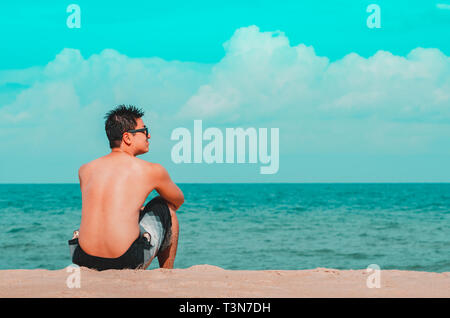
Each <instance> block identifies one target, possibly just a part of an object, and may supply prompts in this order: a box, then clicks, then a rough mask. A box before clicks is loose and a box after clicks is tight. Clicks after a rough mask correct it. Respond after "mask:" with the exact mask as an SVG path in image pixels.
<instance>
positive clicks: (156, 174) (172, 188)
mask: <svg viewBox="0 0 450 318" xmlns="http://www.w3.org/2000/svg"><path fill="white" fill-rule="evenodd" d="M152 166H153V167H152V170H153V173H152V177H153V178H155V190H156V191H157V192H158V193H159V195H160V196H161V197H162V198H163V199H164V200H166V201H167V202H168V203H169V204H170V205H172V208H173V209H174V210H178V209H179V208H180V206H181V205H182V204H183V203H184V195H183V192H182V191H181V190H180V188H178V186H177V185H176V184H175V183H174V182H173V181H172V179H171V178H170V176H169V173H168V172H167V170H166V169H165V168H164V167H163V166H161V165H160V164H152Z"/></svg>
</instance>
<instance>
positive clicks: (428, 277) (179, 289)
mask: <svg viewBox="0 0 450 318" xmlns="http://www.w3.org/2000/svg"><path fill="white" fill-rule="evenodd" d="M373 274H374V273H373V272H372V273H368V272H366V270H334V269H325V268H317V269H312V270H292V271H287V270H262V271H244V270H224V269H221V268H219V267H216V266H211V265H197V266H193V267H190V268H187V269H172V270H168V269H154V270H147V271H133V270H108V271H103V272H97V271H93V270H89V269H86V268H81V269H80V270H79V283H80V288H76V286H75V287H74V288H69V287H68V286H67V280H68V278H69V282H72V284H76V283H77V281H76V280H75V279H74V278H76V276H75V275H77V274H76V272H75V271H74V272H68V271H67V269H62V270H57V271H49V270H2V271H0V297H450V272H446V273H429V272H414V271H399V270H382V271H381V272H379V274H380V288H368V287H367V283H366V282H367V279H368V278H369V276H370V275H373ZM71 275H72V276H71ZM371 277H373V276H371Z"/></svg>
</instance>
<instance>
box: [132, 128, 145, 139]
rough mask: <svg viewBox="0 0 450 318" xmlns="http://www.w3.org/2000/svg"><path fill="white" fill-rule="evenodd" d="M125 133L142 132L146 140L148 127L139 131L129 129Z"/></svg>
mask: <svg viewBox="0 0 450 318" xmlns="http://www.w3.org/2000/svg"><path fill="white" fill-rule="evenodd" d="M127 132H130V133H137V132H142V133H145V136H146V137H147V138H148V127H145V128H141V129H130V130H127Z"/></svg>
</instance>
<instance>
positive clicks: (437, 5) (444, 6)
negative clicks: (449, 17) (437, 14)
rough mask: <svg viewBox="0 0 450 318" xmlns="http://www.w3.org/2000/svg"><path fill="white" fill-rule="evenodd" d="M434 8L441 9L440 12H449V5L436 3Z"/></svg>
mask: <svg viewBox="0 0 450 318" xmlns="http://www.w3.org/2000/svg"><path fill="white" fill-rule="evenodd" d="M436 8H438V9H441V10H450V4H446V3H438V4H436Z"/></svg>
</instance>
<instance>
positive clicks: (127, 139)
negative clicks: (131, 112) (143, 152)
mask: <svg viewBox="0 0 450 318" xmlns="http://www.w3.org/2000/svg"><path fill="white" fill-rule="evenodd" d="M122 141H123V142H124V143H125V144H126V145H127V146H129V145H131V138H130V135H129V134H128V133H127V132H126V133H124V134H123V136H122Z"/></svg>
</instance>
